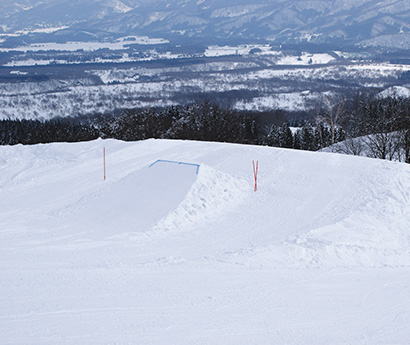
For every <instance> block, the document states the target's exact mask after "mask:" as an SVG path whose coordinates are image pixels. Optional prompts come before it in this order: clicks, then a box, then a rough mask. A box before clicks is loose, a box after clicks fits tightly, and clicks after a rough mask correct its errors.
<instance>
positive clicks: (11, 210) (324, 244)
mask: <svg viewBox="0 0 410 345" xmlns="http://www.w3.org/2000/svg"><path fill="white" fill-rule="evenodd" d="M103 147H105V149H106V176H107V179H106V180H104V171H103ZM158 160H167V161H176V162H184V163H189V164H188V165H187V164H177V163H172V162H163V161H159V162H157V161H158ZM252 160H258V161H259V173H258V191H257V192H254V191H253V187H254V186H253V183H254V181H253V171H252ZM153 163H155V164H153ZM190 164H193V165H190ZM196 164H198V165H199V169H198V167H197V165H196ZM0 193H1V198H0V247H1V248H0V305H1V308H0V319H1V322H0V343H1V344H158V345H163V344H179V345H183V344H187V345H188V344H189V345H191V344H204V345H205V344H206V345H208V344H232V345H233V344H235V345H238V344H246V345H249V344H255V345H256V344H258V345H261V344H316V345H320V344H326V345H328V344H407V343H408V340H409V339H410V328H409V324H410V303H409V301H410V285H409V281H410V273H409V267H410V232H409V229H410V218H409V217H408V215H409V212H410V166H409V165H406V164H403V163H394V162H386V161H382V160H373V159H368V158H363V157H353V156H344V155H337V154H330V153H320V152H314V153H313V152H303V151H292V150H285V149H276V148H270V147H255V146H243V145H234V144H222V143H201V142H191V141H166V140H147V141H141V142H136V143H132V142H130V143H125V142H119V141H115V140H106V141H103V140H97V141H93V142H88V143H76V144H49V145H36V146H21V145H17V146H12V147H10V146H4V147H0Z"/></svg>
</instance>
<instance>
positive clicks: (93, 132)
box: [0, 93, 410, 162]
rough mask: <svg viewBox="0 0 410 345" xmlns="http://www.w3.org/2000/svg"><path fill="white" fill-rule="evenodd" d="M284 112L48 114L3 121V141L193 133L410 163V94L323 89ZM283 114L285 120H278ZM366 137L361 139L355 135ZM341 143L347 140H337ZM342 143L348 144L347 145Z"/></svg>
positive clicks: (214, 109) (187, 109) (206, 106)
mask: <svg viewBox="0 0 410 345" xmlns="http://www.w3.org/2000/svg"><path fill="white" fill-rule="evenodd" d="M283 119H284V115H283V112H276V113H275V112H273V113H271V114H263V115H261V114H260V113H249V112H240V111H235V110H232V109H227V108H222V107H219V106H217V105H215V104H212V103H210V102H202V103H199V104H193V105H189V106H184V107H182V106H173V107H169V108H166V109H152V108H149V109H126V110H122V111H121V112H120V113H117V114H115V115H112V116H107V115H104V116H102V115H101V116H94V117H87V118H82V119H79V118H75V119H58V120H50V121H44V122H40V121H35V120H21V121H20V120H3V121H0V144H2V145H14V144H19V143H21V144H36V143H49V142H62V141H64V142H75V141H86V140H93V139H96V138H98V137H102V138H116V139H120V140H126V141H136V140H143V139H148V138H160V139H189V140H201V141H219V142H232V143H241V144H254V145H268V146H275V147H283V148H293V149H302V150H310V151H316V150H319V149H322V148H325V147H335V150H339V151H343V152H346V153H350V154H361V153H362V152H363V150H365V149H367V150H368V151H370V152H371V154H372V156H373V157H377V158H382V159H398V160H402V161H406V162H410V100H409V99H405V98H400V97H394V96H392V97H386V98H381V97H379V96H378V95H369V94H364V93H360V94H357V95H356V96H355V97H353V98H351V99H345V98H344V97H341V96H329V95H328V96H325V97H323V99H321V100H320V102H318V104H317V106H316V109H315V110H314V111H312V114H311V117H310V120H304V121H302V122H289V121H287V122H283ZM278 120H279V121H280V122H279V123H278ZM359 137H360V138H365V140H363V139H361V140H356V139H355V138H359ZM338 142H343V144H340V145H339V146H338V145H337V143H338ZM343 145H344V146H343Z"/></svg>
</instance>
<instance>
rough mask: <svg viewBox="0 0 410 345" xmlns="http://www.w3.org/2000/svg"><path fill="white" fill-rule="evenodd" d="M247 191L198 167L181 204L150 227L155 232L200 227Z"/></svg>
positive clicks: (235, 203)
mask: <svg viewBox="0 0 410 345" xmlns="http://www.w3.org/2000/svg"><path fill="white" fill-rule="evenodd" d="M250 191H251V188H250V185H249V183H248V182H247V181H245V180H243V179H242V178H239V177H233V176H231V175H228V174H225V173H223V172H221V171H218V170H216V169H213V168H211V167H209V166H207V165H201V169H200V170H199V174H198V178H197V180H196V181H195V182H194V184H193V185H192V187H191V189H190V190H189V192H188V194H187V195H186V197H185V199H184V200H183V201H182V202H181V204H180V205H179V206H178V207H177V208H176V209H175V210H174V211H172V212H170V213H169V214H168V215H167V216H166V217H164V218H163V219H161V220H160V221H159V222H158V223H157V225H156V226H155V227H154V229H155V230H167V231H171V230H177V229H183V228H186V227H194V226H200V225H201V224H202V223H204V222H209V221H212V219H215V218H217V217H219V216H221V215H223V214H224V213H229V211H231V210H233V209H234V208H235V207H236V206H238V205H239V204H240V203H241V202H242V201H244V200H245V198H246V195H247V194H248V193H249V192H250Z"/></svg>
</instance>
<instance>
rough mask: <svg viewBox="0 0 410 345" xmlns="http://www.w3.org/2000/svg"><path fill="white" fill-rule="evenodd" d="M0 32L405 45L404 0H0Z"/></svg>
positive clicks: (409, 8)
mask: <svg viewBox="0 0 410 345" xmlns="http://www.w3.org/2000/svg"><path fill="white" fill-rule="evenodd" d="M0 13H1V14H0V32H1V31H3V32H12V31H14V32H15V31H17V30H22V29H34V28H38V27H61V26H64V27H66V28H65V29H64V30H61V31H59V32H57V33H53V34H52V35H59V36H60V37H61V35H63V36H64V35H66V36H67V37H69V36H73V35H74V36H75V35H78V34H79V33H87V34H88V35H91V36H95V37H99V38H107V37H115V36H116V35H129V34H134V35H135V34H136V35H147V36H150V37H161V38H167V39H169V40H171V41H175V42H176V41H178V40H190V41H192V42H195V41H202V42H204V41H205V42H212V43H221V44H222V43H223V44H226V43H228V42H230V41H235V42H238V41H241V42H249V41H256V40H259V41H268V42H273V43H276V44H283V43H302V42H312V43H317V44H338V45H352V44H358V45H365V46H366V45H367V46H380V47H388V48H394V47H395V48H404V49H409V48H410V1H409V0H382V1H376V0H311V1H308V0H274V1H268V0H236V1H232V4H230V3H229V1H219V0H122V1H120V0H88V1H84V0H17V1H10V0H2V2H1V4H0Z"/></svg>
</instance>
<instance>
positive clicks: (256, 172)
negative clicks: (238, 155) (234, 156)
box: [252, 161, 259, 192]
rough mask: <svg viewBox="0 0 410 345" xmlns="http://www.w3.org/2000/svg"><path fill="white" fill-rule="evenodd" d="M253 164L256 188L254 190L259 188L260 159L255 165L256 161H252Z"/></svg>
mask: <svg viewBox="0 0 410 345" xmlns="http://www.w3.org/2000/svg"><path fill="white" fill-rule="evenodd" d="M252 165H253V176H254V177H255V189H254V192H256V191H257V190H258V166H259V161H256V166H255V161H252Z"/></svg>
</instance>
